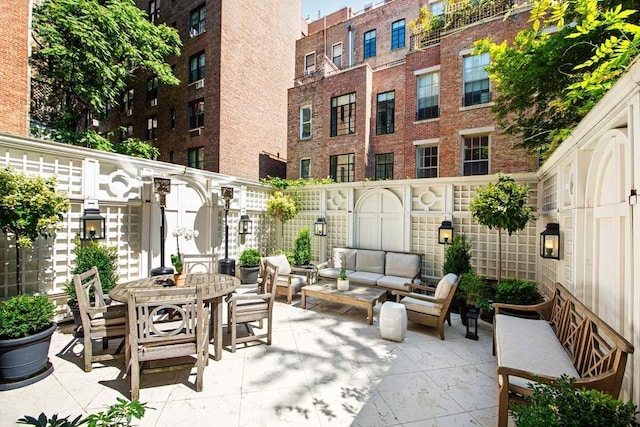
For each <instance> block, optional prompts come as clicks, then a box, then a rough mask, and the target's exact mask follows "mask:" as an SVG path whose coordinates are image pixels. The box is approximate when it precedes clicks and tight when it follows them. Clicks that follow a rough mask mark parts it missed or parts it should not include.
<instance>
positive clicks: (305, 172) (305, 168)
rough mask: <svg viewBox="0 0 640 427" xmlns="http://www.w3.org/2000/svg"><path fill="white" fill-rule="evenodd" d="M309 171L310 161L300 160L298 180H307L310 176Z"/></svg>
mask: <svg viewBox="0 0 640 427" xmlns="http://www.w3.org/2000/svg"><path fill="white" fill-rule="evenodd" d="M310 169H311V159H300V178H302V179H309V178H310V177H311V175H310V174H309V170H310Z"/></svg>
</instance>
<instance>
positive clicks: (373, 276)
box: [347, 271, 382, 286]
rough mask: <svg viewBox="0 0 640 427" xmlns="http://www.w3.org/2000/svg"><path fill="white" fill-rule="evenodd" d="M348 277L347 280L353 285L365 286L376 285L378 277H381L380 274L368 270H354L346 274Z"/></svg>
mask: <svg viewBox="0 0 640 427" xmlns="http://www.w3.org/2000/svg"><path fill="white" fill-rule="evenodd" d="M347 277H348V278H349V282H350V283H353V284H354V285H357V284H362V285H367V286H376V283H377V282H378V280H379V279H380V278H382V274H380V273H370V272H368V271H356V272H353V273H351V274H350V275H348V276H347Z"/></svg>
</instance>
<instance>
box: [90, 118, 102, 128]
mask: <svg viewBox="0 0 640 427" xmlns="http://www.w3.org/2000/svg"><path fill="white" fill-rule="evenodd" d="M91 126H94V127H98V126H100V121H99V120H98V119H91Z"/></svg>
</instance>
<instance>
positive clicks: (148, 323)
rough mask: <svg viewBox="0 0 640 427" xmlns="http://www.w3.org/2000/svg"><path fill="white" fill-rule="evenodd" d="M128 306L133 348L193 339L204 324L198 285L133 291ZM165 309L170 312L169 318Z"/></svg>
mask: <svg viewBox="0 0 640 427" xmlns="http://www.w3.org/2000/svg"><path fill="white" fill-rule="evenodd" d="M127 305H128V307H127V309H128V311H129V339H130V340H131V346H132V347H131V348H132V349H133V351H137V348H138V346H139V345H146V344H153V345H161V344H163V343H164V344H173V343H175V342H176V341H180V342H196V341H197V333H196V328H197V327H198V326H199V325H200V327H202V325H204V315H203V301H202V289H201V288H200V287H179V288H164V289H140V290H132V291H130V292H129V302H128V304H127ZM167 312H170V313H172V315H171V319H170V321H167V319H166V314H165V313H167ZM204 327H208V325H205V326H204ZM167 357H171V356H170V355H168V356H167Z"/></svg>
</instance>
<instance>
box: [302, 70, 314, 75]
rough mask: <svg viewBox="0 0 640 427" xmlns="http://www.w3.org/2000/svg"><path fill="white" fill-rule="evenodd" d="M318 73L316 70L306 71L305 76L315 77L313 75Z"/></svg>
mask: <svg viewBox="0 0 640 427" xmlns="http://www.w3.org/2000/svg"><path fill="white" fill-rule="evenodd" d="M315 72H316V70H304V75H305V76H313V74H314V73H315Z"/></svg>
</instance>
